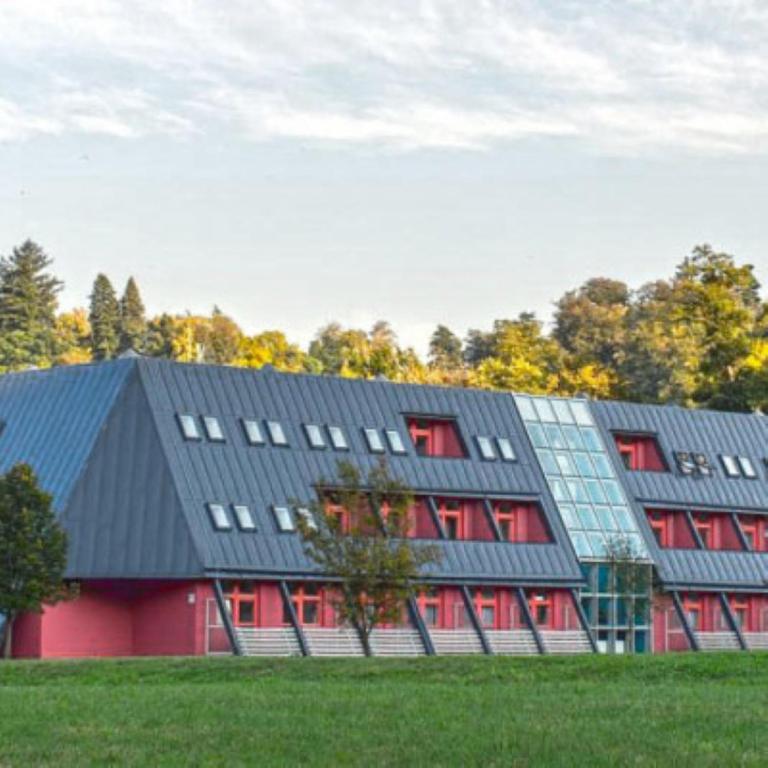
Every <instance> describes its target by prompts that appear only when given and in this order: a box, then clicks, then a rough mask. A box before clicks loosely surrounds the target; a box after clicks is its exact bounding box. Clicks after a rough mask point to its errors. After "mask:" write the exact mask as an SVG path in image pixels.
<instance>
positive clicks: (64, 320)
mask: <svg viewBox="0 0 768 768" xmlns="http://www.w3.org/2000/svg"><path fill="white" fill-rule="evenodd" d="M56 337H57V339H58V344H57V345H58V352H57V354H56V357H55V358H54V360H53V362H54V364H55V365H78V364H79V363H88V362H90V360H91V325H90V323H89V322H88V313H87V312H86V311H85V310H84V309H83V308H82V307H78V308H77V309H73V310H72V311H71V312H62V313H61V314H60V315H59V316H58V317H57V318H56Z"/></svg>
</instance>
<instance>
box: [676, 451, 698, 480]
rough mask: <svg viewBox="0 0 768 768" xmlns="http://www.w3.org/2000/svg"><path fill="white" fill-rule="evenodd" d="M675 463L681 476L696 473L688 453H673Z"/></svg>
mask: <svg viewBox="0 0 768 768" xmlns="http://www.w3.org/2000/svg"><path fill="white" fill-rule="evenodd" d="M675 461H676V462H677V468H678V469H679V470H680V474H681V475H692V474H694V473H695V472H696V465H695V464H694V463H693V458H692V457H691V454H690V453H688V451H675Z"/></svg>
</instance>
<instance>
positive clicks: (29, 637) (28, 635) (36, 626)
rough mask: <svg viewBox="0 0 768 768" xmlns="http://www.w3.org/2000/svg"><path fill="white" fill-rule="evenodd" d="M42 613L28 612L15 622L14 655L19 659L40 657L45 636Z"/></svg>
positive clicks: (12, 646)
mask: <svg viewBox="0 0 768 768" xmlns="http://www.w3.org/2000/svg"><path fill="white" fill-rule="evenodd" d="M42 619H43V617H42V614H40V613H27V614H24V615H23V616H19V618H18V619H16V621H14V623H13V632H12V635H13V636H12V645H11V648H12V655H13V656H14V657H16V658H18V659H38V658H40V650H41V646H42V638H43V622H42Z"/></svg>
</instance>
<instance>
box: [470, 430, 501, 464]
mask: <svg viewBox="0 0 768 768" xmlns="http://www.w3.org/2000/svg"><path fill="white" fill-rule="evenodd" d="M475 439H476V440H477V447H478V448H479V449H480V455H481V456H482V457H483V459H485V460H486V461H495V460H496V451H494V450H493V443H492V442H491V438H490V437H481V436H480V435H478V436H477V437H476V438H475Z"/></svg>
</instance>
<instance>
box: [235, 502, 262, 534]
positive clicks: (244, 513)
mask: <svg viewBox="0 0 768 768" xmlns="http://www.w3.org/2000/svg"><path fill="white" fill-rule="evenodd" d="M232 511H233V512H234V513H235V520H237V525H238V527H239V528H240V530H241V531H255V530H256V523H255V522H254V521H253V515H252V514H251V510H250V509H248V507H246V506H245V504H233V505H232Z"/></svg>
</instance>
